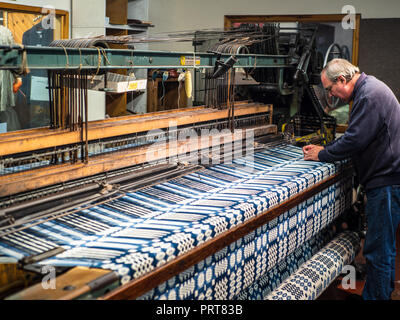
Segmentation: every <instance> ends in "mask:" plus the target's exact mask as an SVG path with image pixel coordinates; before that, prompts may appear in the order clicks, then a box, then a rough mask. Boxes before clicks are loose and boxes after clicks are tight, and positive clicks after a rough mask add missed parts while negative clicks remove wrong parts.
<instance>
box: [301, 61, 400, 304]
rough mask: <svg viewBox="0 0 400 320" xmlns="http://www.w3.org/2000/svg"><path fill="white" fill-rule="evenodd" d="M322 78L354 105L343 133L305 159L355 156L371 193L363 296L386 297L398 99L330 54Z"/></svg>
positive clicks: (307, 149)
mask: <svg viewBox="0 0 400 320" xmlns="http://www.w3.org/2000/svg"><path fill="white" fill-rule="evenodd" d="M321 81H322V85H323V86H324V88H325V90H326V91H327V92H328V94H329V95H330V96H335V97H339V98H341V99H343V100H345V101H347V102H349V101H353V106H352V109H351V113H350V118H349V124H348V127H347V130H346V131H345V133H344V134H343V135H342V136H341V137H340V138H339V139H336V140H335V141H333V142H332V143H330V144H329V145H327V146H325V147H323V146H316V145H307V146H304V147H303V153H304V159H305V160H314V161H323V162H334V161H337V160H342V159H345V158H352V160H353V164H354V167H355V169H356V172H357V175H358V178H359V181H360V183H361V185H363V187H364V188H365V190H366V195H367V205H366V208H365V212H366V217H367V228H368V229H367V234H366V237H365V243H364V248H363V255H364V257H365V259H366V267H367V269H366V283H365V287H364V290H363V293H362V297H363V299H365V300H378V299H379V300H387V299H390V297H391V293H392V291H393V290H394V281H395V256H396V231H397V228H398V226H399V222H400V105H399V102H398V101H397V99H396V97H395V95H394V94H393V92H392V91H391V90H390V89H389V87H388V86H387V85H386V84H384V83H383V82H382V81H380V80H378V79H376V78H375V77H373V76H370V75H366V74H365V73H360V71H359V69H358V68H357V67H356V66H354V65H352V64H351V63H349V62H348V61H347V60H344V59H333V60H331V61H330V62H329V63H328V64H327V65H326V67H325V68H324V69H323V70H322V72H321Z"/></svg>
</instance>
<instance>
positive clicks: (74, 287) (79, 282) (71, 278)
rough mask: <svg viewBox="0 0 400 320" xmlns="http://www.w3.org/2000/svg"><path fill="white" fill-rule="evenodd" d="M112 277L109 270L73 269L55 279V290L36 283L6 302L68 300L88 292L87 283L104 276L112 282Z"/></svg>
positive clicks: (111, 272)
mask: <svg viewBox="0 0 400 320" xmlns="http://www.w3.org/2000/svg"><path fill="white" fill-rule="evenodd" d="M110 275H111V277H110ZM113 275H114V272H113V271H110V270H104V269H94V268H87V267H75V268H72V269H71V270H69V271H67V272H66V273H64V274H62V275H60V276H59V277H57V278H56V279H55V280H56V282H55V284H56V286H55V288H48V289H46V288H44V287H43V285H42V283H38V284H36V285H34V286H32V287H30V288H27V289H25V290H23V291H21V292H18V293H16V294H14V295H12V296H10V297H7V300H70V299H73V298H77V297H79V296H81V295H82V294H85V293H88V292H90V291H91V288H90V286H89V285H88V283H91V282H92V281H96V280H98V279H101V278H102V277H103V278H104V277H105V276H108V277H110V281H112V280H113V277H112V276H113ZM114 278H115V280H114V281H117V275H116V274H115V277H114Z"/></svg>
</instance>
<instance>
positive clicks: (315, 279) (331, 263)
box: [265, 231, 360, 300]
mask: <svg viewBox="0 0 400 320" xmlns="http://www.w3.org/2000/svg"><path fill="white" fill-rule="evenodd" d="M359 243H360V238H359V237H358V235H357V233H355V232H351V231H346V232H343V233H341V234H340V235H338V236H337V237H336V238H335V239H334V240H332V241H331V242H329V243H328V244H327V245H326V246H325V247H324V248H323V249H321V250H320V251H319V252H318V253H317V254H315V255H314V256H313V257H312V258H311V259H309V260H308V261H307V262H306V263H304V264H303V265H302V266H301V267H300V268H299V269H298V270H297V271H296V272H294V273H293V274H292V275H291V276H290V277H288V278H287V279H286V280H285V281H283V282H282V283H281V284H280V285H279V286H278V287H277V288H276V289H275V290H274V291H272V292H271V293H270V294H268V295H267V296H266V297H265V300H315V299H316V298H318V296H320V295H321V293H322V292H323V291H324V290H325V289H326V288H327V287H328V286H329V285H330V284H331V283H332V281H333V280H334V279H335V278H336V277H337V276H338V275H339V274H340V272H341V271H342V269H343V267H345V266H346V265H348V264H350V263H351V262H352V261H353V259H354V257H355V256H356V254H357V252H358V250H359Z"/></svg>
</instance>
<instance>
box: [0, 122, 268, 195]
mask: <svg viewBox="0 0 400 320" xmlns="http://www.w3.org/2000/svg"><path fill="white" fill-rule="evenodd" d="M251 130H261V132H262V133H268V132H269V133H276V126H274V125H270V126H266V127H263V128H261V129H255V128H251ZM245 138H246V131H245V129H243V131H242V130H241V129H239V130H235V133H234V134H232V133H230V132H229V133H220V134H217V135H211V136H205V137H202V136H200V137H197V138H187V139H186V140H183V141H177V142H172V143H165V144H160V143H155V144H153V145H150V146H146V147H138V148H135V149H130V150H124V151H119V152H115V153H112V154H104V155H98V156H94V157H91V158H89V162H88V164H84V163H82V162H79V163H74V164H60V165H54V166H49V167H46V168H39V169H35V170H30V171H24V172H18V173H13V174H8V175H3V176H0V197H4V196H8V195H13V194H17V193H20V192H25V191H30V190H35V189H38V188H42V187H46V186H50V185H54V184H58V183H62V182H66V181H71V180H75V179H79V178H83V177H89V176H93V175H96V174H100V173H103V172H107V171H111V170H117V169H121V168H125V167H129V166H134V165H138V164H141V163H147V162H151V161H159V160H166V159H167V158H169V157H174V156H179V155H183V154H187V153H191V152H193V153H194V152H197V151H198V150H201V149H207V148H209V147H212V146H217V145H221V144H225V143H231V142H234V141H239V140H242V139H245Z"/></svg>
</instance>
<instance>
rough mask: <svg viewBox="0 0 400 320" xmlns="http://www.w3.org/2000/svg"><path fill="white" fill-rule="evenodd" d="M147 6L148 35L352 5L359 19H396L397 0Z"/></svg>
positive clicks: (183, 1)
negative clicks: (247, 17) (240, 18)
mask: <svg viewBox="0 0 400 320" xmlns="http://www.w3.org/2000/svg"><path fill="white" fill-rule="evenodd" d="M149 2H150V8H149V20H150V21H152V23H153V24H154V25H155V27H154V28H150V30H149V33H161V32H171V31H182V30H199V29H208V28H223V26H224V15H284V14H341V13H342V7H343V6H345V5H352V6H353V7H354V8H355V10H356V13H361V18H364V19H370V18H399V17H400V0H247V1H246V0H245V1H243V0H149ZM174 47H175V45H174ZM186 47H187V46H186ZM152 48H154V47H152ZM160 49H161V48H160ZM162 49H168V48H162ZM182 49H184V46H183V45H178V46H177V47H175V48H174V50H172V49H171V51H178V50H182Z"/></svg>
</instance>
